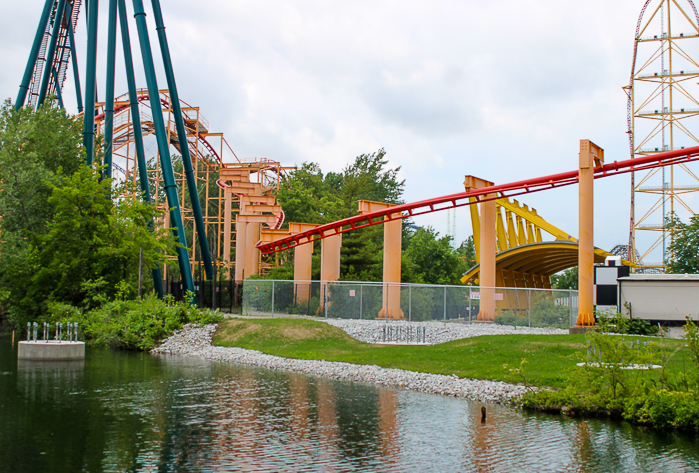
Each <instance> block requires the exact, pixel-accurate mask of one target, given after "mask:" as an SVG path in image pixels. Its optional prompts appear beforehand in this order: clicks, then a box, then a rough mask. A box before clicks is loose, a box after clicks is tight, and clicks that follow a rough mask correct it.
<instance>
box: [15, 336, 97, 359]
mask: <svg viewBox="0 0 699 473" xmlns="http://www.w3.org/2000/svg"><path fill="white" fill-rule="evenodd" d="M17 358H18V359H20V360H43V361H52V360H53V361H58V360H63V361H65V360H82V359H84V358H85V342H57V341H55V340H51V341H43V340H38V341H36V342H34V341H31V342H19V351H18V353H17Z"/></svg>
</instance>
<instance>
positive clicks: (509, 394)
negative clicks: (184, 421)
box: [151, 324, 551, 404]
mask: <svg viewBox="0 0 699 473" xmlns="http://www.w3.org/2000/svg"><path fill="white" fill-rule="evenodd" d="M216 329H217V325H216V324H211V325H206V326H204V327H200V326H199V325H196V324H188V325H185V326H184V328H183V329H182V330H179V331H177V332H175V334H174V335H173V336H171V337H169V338H167V339H165V340H164V341H163V343H162V344H161V345H160V346H159V347H157V348H155V349H153V350H151V353H153V354H170V355H182V356H192V357H199V358H204V359H207V360H212V361H219V362H226V363H236V364H242V365H249V366H256V367H260V368H267V369H272V370H284V371H291V372H294V373H301V374H306V375H310V376H321V377H326V378H331V379H337V380H342V381H353V382H360V383H372V384H377V385H380V386H386V387H390V388H398V389H410V390H413V391H420V392H424V393H430V394H441V395H445V396H454V397H459V398H463V399H468V400H471V401H478V402H489V403H497V404H507V403H509V402H510V401H511V400H512V399H515V398H517V397H519V396H521V395H522V394H524V393H525V392H526V390H527V388H525V387H524V386H522V385H517V384H508V383H504V382H501V381H490V380H479V379H469V378H459V377H457V376H455V375H453V376H445V375H439V374H429V373H418V372H414V371H405V370H400V369H393V368H382V367H380V366H376V365H355V364H352V363H344V362H335V361H325V360H298V359H292V358H284V357H280V356H275V355H267V354H265V353H262V352H260V351H257V350H248V349H245V348H236V347H217V346H214V345H213V344H212V338H213V335H214V333H215V332H216ZM548 333H551V332H548ZM472 336H473V335H472ZM529 389H531V388H529Z"/></svg>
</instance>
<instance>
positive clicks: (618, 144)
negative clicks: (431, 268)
mask: <svg viewBox="0 0 699 473" xmlns="http://www.w3.org/2000/svg"><path fill="white" fill-rule="evenodd" d="M683 1H686V0H683ZM107 3H108V2H106V1H104V0H103V1H102V2H100V4H101V5H100V8H101V11H100V15H101V19H100V38H101V45H100V53H99V54H100V62H99V70H98V80H99V84H101V85H100V86H98V87H99V89H100V90H103V89H104V85H103V84H104V70H105V67H104V55H105V50H106V47H105V45H106V41H105V40H103V38H104V35H105V33H106V23H107V22H106V9H107V8H106V6H107ZM144 3H147V4H149V3H150V2H144ZM643 3H644V1H643V0H615V1H613V2H610V1H609V0H604V1H603V0H587V1H585V2H579V1H571V0H536V1H533V0H517V1H514V0H501V1H498V2H482V1H472V0H460V1H449V0H434V1H431V2H417V1H413V0H400V1H388V0H385V1H384V0H372V1H365V0H355V1H352V2H336V1H323V0H307V1H303V0H298V1H289V0H277V1H267V0H257V1H255V2H249V1H240V0H225V1H224V0H200V1H199V2H191V1H184V0H168V1H166V2H162V4H163V13H164V19H165V25H166V27H167V35H168V40H169V42H170V50H171V53H172V60H173V64H174V67H175V73H176V77H177V83H178V89H179V94H180V97H181V98H182V99H183V100H185V101H186V102H188V103H189V104H192V105H196V106H199V107H201V112H202V114H203V115H204V116H205V117H206V119H207V120H208V122H209V123H210V125H211V130H212V131H220V132H223V133H225V136H226V139H227V141H228V142H229V143H230V144H231V145H232V147H233V149H234V150H235V152H236V153H237V155H238V156H239V157H241V158H252V157H266V158H270V159H275V160H278V161H280V162H281V163H283V164H284V165H297V164H301V163H302V162H304V161H312V162H317V163H319V164H320V166H321V168H322V169H323V171H325V172H328V171H335V172H338V171H341V170H342V169H343V168H344V167H345V166H346V165H347V164H348V163H351V162H352V161H353V160H354V158H355V156H357V155H359V154H362V153H371V152H375V151H376V150H378V149H379V148H384V149H385V150H386V152H387V155H386V157H387V158H388V159H389V165H390V166H391V167H394V168H395V167H400V173H399V175H400V177H401V178H402V179H405V194H404V198H405V200H406V202H412V201H417V200H422V199H427V198H431V197H438V196H441V195H445V194H450V193H455V192H460V191H462V190H463V181H464V175H468V174H470V175H475V176H478V177H481V178H484V179H487V180H490V181H493V182H495V183H498V184H499V183H507V182H511V181H515V180H521V179H526V178H531V177H537V176H541V175H546V174H552V173H557V172H564V171H569V170H573V169H576V167H577V154H578V151H579V141H580V140H581V139H590V140H592V141H593V142H595V143H596V144H598V145H599V146H600V147H602V148H604V150H605V159H606V161H613V160H623V159H628V157H629V154H628V153H629V151H628V138H627V134H626V95H625V93H624V91H623V90H622V89H621V87H622V86H623V85H626V84H628V82H629V76H630V72H631V61H632V52H633V39H634V32H635V28H636V22H637V19H638V15H639V13H640V10H641V7H642V6H643ZM42 4H43V0H23V1H22V2H10V3H9V4H7V5H4V8H3V15H2V17H0V40H1V41H0V54H1V55H2V58H3V67H2V68H0V96H2V97H3V98H12V99H13V100H14V99H15V97H16V95H17V90H18V85H19V82H20V80H21V76H22V73H23V71H24V68H25V65H26V59H27V56H28V54H29V49H30V47H31V43H32V39H33V36H34V33H35V30H36V25H37V23H38V19H39V16H40V12H41V8H42ZM127 4H130V2H128V1H127ZM127 8H128V10H129V11H130V12H132V11H133V9H132V8H131V6H130V5H129V6H128V7H127ZM146 10H147V13H148V21H149V27H150V34H151V42H152V44H153V45H154V46H155V45H156V43H155V31H154V25H153V23H152V15H150V9H149V6H147V7H146ZM84 21H85V20H84V17H82V16H81V18H80V22H79V27H78V31H77V34H78V39H77V41H76V42H77V43H78V44H79V46H80V47H79V48H78V58H79V63H80V64H81V67H82V66H84V63H85V51H84V49H85V48H84V47H82V46H83V44H84V37H85V28H84V26H85V23H84ZM81 38H82V39H83V41H81ZM135 38H136V31H135V27H132V44H133V45H134V46H136V39H135ZM138 62H140V61H138ZM156 62H157V61H156ZM120 64H121V61H120V60H119V61H118V62H117V71H122V70H123V69H122V68H121V66H120ZM118 75H119V77H118V78H117V85H116V92H117V94H120V93H124V92H126V85H125V78H124V77H123V73H121V74H118ZM138 76H139V77H137V81H138V82H139V85H140V86H145V81H144V80H143V79H142V77H143V76H142V73H141V72H140V71H139V72H138ZM159 83H160V85H161V87H163V88H164V87H165V85H164V84H165V79H164V75H162V74H161V75H160V76H159ZM71 88H72V83H71V82H70V80H68V81H67V82H66V89H67V90H66V92H65V95H66V104H67V108H68V110H69V111H73V112H74V111H75V108H74V106H72V105H71V104H73V103H74V99H73V97H72V94H71V92H70V89H71ZM71 108H72V109H71ZM595 192H596V197H595V244H596V245H597V246H599V247H601V248H604V249H607V250H609V249H611V247H612V246H614V245H615V244H619V243H626V242H628V232H629V201H630V191H629V179H628V177H626V176H622V177H615V178H610V179H605V180H602V181H597V182H596V184H595ZM519 200H520V201H522V202H524V203H527V204H528V205H530V206H531V207H534V208H536V209H537V211H538V213H539V214H540V215H542V216H543V217H544V218H545V219H547V220H548V221H550V222H551V223H553V224H554V225H556V226H558V227H559V228H561V229H563V230H565V231H567V232H569V233H571V234H573V235H577V187H570V188H566V189H559V190H554V191H547V192H544V193H540V194H531V195H527V196H522V197H520V199H519ZM415 223H416V224H418V225H423V226H427V225H430V226H432V227H434V228H435V229H436V230H438V231H439V232H440V233H442V234H444V233H445V232H446V231H447V214H446V212H439V213H434V214H429V215H425V216H422V217H417V218H415ZM470 234H471V226H470V219H469V217H468V211H467V210H466V209H459V210H458V211H457V225H456V240H457V241H461V240H463V239H465V238H466V237H467V236H468V235H470ZM657 259H659V257H658V258H656V260H657Z"/></svg>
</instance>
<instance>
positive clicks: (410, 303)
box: [408, 286, 413, 322]
mask: <svg viewBox="0 0 699 473" xmlns="http://www.w3.org/2000/svg"><path fill="white" fill-rule="evenodd" d="M412 320H413V286H408V322H412Z"/></svg>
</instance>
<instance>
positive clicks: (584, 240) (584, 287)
mask: <svg viewBox="0 0 699 473" xmlns="http://www.w3.org/2000/svg"><path fill="white" fill-rule="evenodd" d="M579 158H580V159H579V163H580V170H579V180H578V213H579V216H578V219H579V230H578V232H579V234H580V238H579V240H578V291H579V292H578V297H579V298H578V320H577V322H576V325H578V326H592V325H595V314H594V305H593V291H594V276H595V274H594V271H595V269H594V266H595V253H594V252H595V247H594V242H593V237H594V215H595V213H594V174H595V168H597V167H601V166H602V165H603V164H604V150H603V149H602V148H600V147H599V146H597V145H596V144H594V143H593V142H591V141H590V140H580V155H579Z"/></svg>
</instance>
